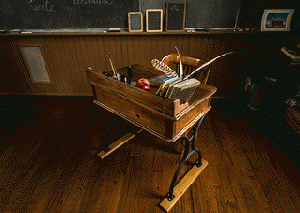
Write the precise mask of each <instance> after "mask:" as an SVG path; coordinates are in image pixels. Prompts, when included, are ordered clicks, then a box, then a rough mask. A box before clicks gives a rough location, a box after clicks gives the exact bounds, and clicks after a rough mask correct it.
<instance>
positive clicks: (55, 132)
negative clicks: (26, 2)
mask: <svg viewBox="0 0 300 213" xmlns="http://www.w3.org/2000/svg"><path fill="white" fill-rule="evenodd" d="M1 100H2V101H1V103H0V107H1V111H0V212H39V213H40V212H72V213H73V212H101V213H105V212H109V213H114V212H116V213H123V212H129V213H133V212H150V213H152V212H164V210H163V209H162V208H161V207H159V203H160V202H161V201H162V199H163V198H164V197H165V196H166V195H167V193H168V188H169V184H170V182H171V180H172V177H173V174H174V172H175V170H176V169H177V166H178V165H179V162H180V158H181V156H180V155H177V154H175V153H174V152H173V151H172V150H170V149H169V148H170V145H169V144H165V143H164V142H163V141H161V140H159V139H157V138H155V137H154V136H151V135H149V134H147V133H145V132H144V131H143V132H142V135H143V136H145V137H146V138H144V137H135V138H134V139H132V141H130V142H128V143H126V144H124V145H123V146H121V147H120V148H119V149H118V150H117V151H115V152H113V153H112V154H111V155H109V156H108V157H106V158H104V159H101V158H100V157H98V156H97V154H98V153H99V152H100V151H101V150H102V149H103V148H104V137H105V131H106V128H107V127H108V126H109V123H110V122H111V120H112V119H113V115H112V114H110V113H109V112H107V111H105V110H104V109H102V108H100V107H99V106H97V105H95V104H93V103H92V98H91V97H46V96H7V95H3V96H1ZM133 128H134V127H133V126H132V125H131V124H129V123H127V122H125V121H121V123H119V124H118V125H117V127H116V128H114V129H113V132H114V133H113V134H112V135H111V137H110V139H109V140H111V141H114V140H116V139H118V138H120V137H121V136H122V135H124V134H125V133H127V132H129V131H130V130H132V129H133ZM299 141H300V140H299V136H298V135H297V134H293V131H292V130H291V129H289V127H288V126H287V125H286V124H285V123H284V121H283V119H281V114H280V113H275V112H270V113H269V114H268V113H261V112H259V113H258V112H253V111H251V110H250V109H248V108H247V107H246V106H245V104H244V103H243V101H237V100H218V99H213V100H212V110H211V111H210V112H209V113H208V115H207V116H206V117H205V119H204V121H203V123H202V125H201V127H200V129H199V131H198V133H197V142H196V145H197V147H199V148H200V150H201V151H202V155H203V158H204V159H205V160H207V161H208V162H209V164H208V166H207V167H206V169H205V170H204V171H203V172H201V173H200V175H199V176H198V178H196V180H195V182H194V184H193V185H191V186H190V187H189V189H188V190H187V191H186V192H185V193H184V195H183V196H182V197H181V199H180V200H179V201H178V202H177V203H176V204H175V206H174V207H173V208H172V209H171V210H170V212H172V213H177V212H180V213H182V212H184V213H185V212H189V213H193V212H194V213H200V212H203V213H217V212H218V213H223V212H255V213H257V212H267V213H268V212H278V213H279V212H280V213H281V212H291V213H294V212H295V213H296V212H300V190H299V189H300V187H299V186H300V183H299V179H300V174H299V171H297V166H298V165H299V157H298V156H297V155H298V153H299V145H298V147H297V143H299ZM288 155H289V157H288ZM195 161H196V156H192V157H191V159H190V160H189V162H188V164H187V165H186V166H184V167H183V170H182V172H181V174H180V177H182V176H183V175H184V174H185V173H186V172H187V171H188V169H189V168H191V167H192V166H193V164H192V163H193V162H195ZM298 168H299V167H298Z"/></svg>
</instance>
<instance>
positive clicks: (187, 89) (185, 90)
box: [156, 76, 200, 103]
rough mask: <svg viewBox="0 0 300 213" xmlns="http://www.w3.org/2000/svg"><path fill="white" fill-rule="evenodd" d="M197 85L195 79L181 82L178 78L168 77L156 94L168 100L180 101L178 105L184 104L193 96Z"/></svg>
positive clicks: (197, 82)
mask: <svg viewBox="0 0 300 213" xmlns="http://www.w3.org/2000/svg"><path fill="white" fill-rule="evenodd" d="M199 84H200V82H199V81H198V80H196V79H195V78H192V79H186V80H184V81H183V80H182V78H181V77H178V76H175V77H170V78H167V79H165V80H164V81H163V83H162V84H161V85H160V87H159V88H158V90H157V92H156V94H157V95H159V96H161V97H164V98H168V99H180V103H185V102H187V101H188V100H189V99H190V98H191V97H192V96H193V94H194V92H195V90H196V88H197V87H198V85H199Z"/></svg>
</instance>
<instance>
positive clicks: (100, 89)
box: [86, 64, 217, 211]
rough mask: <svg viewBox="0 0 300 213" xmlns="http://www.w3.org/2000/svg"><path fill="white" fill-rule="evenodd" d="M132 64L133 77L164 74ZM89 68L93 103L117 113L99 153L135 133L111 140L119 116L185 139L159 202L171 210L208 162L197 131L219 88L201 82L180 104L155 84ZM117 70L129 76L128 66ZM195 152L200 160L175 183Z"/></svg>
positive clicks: (168, 137) (161, 135) (171, 138)
mask: <svg viewBox="0 0 300 213" xmlns="http://www.w3.org/2000/svg"><path fill="white" fill-rule="evenodd" d="M131 67H132V73H133V80H135V81H137V80H138V79H140V78H151V77H154V76H157V75H161V74H162V72H160V71H156V70H155V69H154V68H151V67H145V66H142V65H138V64H135V65H132V66H131ZM86 72H87V76H88V80H89V82H90V84H91V87H92V90H93V95H94V103H96V104H97V105H99V106H101V107H103V108H105V109H106V110H108V111H109V112H112V113H114V114H116V117H115V119H114V121H113V122H112V124H111V126H110V127H109V128H108V131H107V134H106V138H105V150H104V151H102V152H100V153H99V154H98V155H99V156H100V157H102V158H104V157H105V156H107V155H108V154H110V153H111V152H112V151H114V150H116V149H117V148H118V147H120V146H121V145H122V144H123V143H125V142H127V141H129V140H130V139H132V138H133V137H134V136H135V134H130V133H128V134H126V135H125V136H123V137H122V138H121V139H120V140H118V141H117V142H114V143H111V144H110V145H109V144H108V136H109V133H110V131H111V129H112V127H113V125H114V123H115V122H116V118H118V117H121V118H123V119H125V120H127V121H129V122H131V123H133V124H134V125H135V126H137V127H140V128H141V129H144V130H146V131H148V132H150V133H151V134H153V135H155V136H157V137H159V138H161V139H163V140H165V141H168V142H177V141H179V139H183V140H184V141H185V150H184V154H183V157H182V160H181V162H180V165H179V167H178V169H177V171H176V172H175V174H174V176H173V180H172V182H171V185H170V190H169V194H168V196H167V198H165V199H164V200H163V201H162V202H161V204H160V205H161V206H162V207H163V208H164V209H165V210H166V211H169V210H170V209H171V208H172V206H173V205H174V204H175V203H176V202H177V201H178V199H179V198H180V197H181V195H182V194H183V193H184V191H185V190H186V189H187V188H188V187H189V186H190V185H191V184H192V183H193V182H194V180H195V178H196V177H197V176H198V175H199V174H200V172H201V171H202V170H203V169H204V168H205V167H206V166H207V165H208V162H207V161H206V160H204V159H202V156H201V152H200V150H199V149H198V148H196V147H195V135H196V132H197V129H198V128H199V126H200V123H201V122H202V120H203V118H204V116H205V115H206V114H207V112H208V111H209V110H210V108H211V106H210V97H211V96H212V95H213V94H214V93H215V92H216V90H217V88H216V87H214V86H211V85H205V84H200V85H199V86H198V88H197V89H196V91H195V93H194V95H193V96H192V98H191V99H190V100H189V101H188V102H186V103H184V104H180V100H179V99H177V100H169V99H165V98H162V97H159V96H157V95H155V93H156V91H157V89H158V87H154V86H152V87H151V91H150V92H149V91H146V90H143V89H140V88H138V87H136V86H133V85H129V84H125V83H122V82H120V81H118V80H116V79H113V78H111V77H107V76H105V75H104V74H102V71H100V70H93V69H92V68H88V69H87V70H86ZM118 72H119V73H120V75H126V76H128V74H127V67H125V68H122V69H119V70H118ZM192 127H194V129H195V130H194V135H193V136H192V137H191V138H188V137H187V136H186V134H185V133H186V132H187V130H189V129H190V128H192ZM138 132H139V131H138ZM190 149H191V151H190ZM195 152H196V153H197V154H198V162H197V164H196V165H195V166H194V167H193V168H192V169H191V170H190V171H189V172H188V173H187V174H186V175H185V176H184V177H183V178H182V179H181V181H180V182H179V184H177V185H176V186H175V182H176V180H177V177H178V175H179V173H180V170H181V168H182V166H183V165H184V164H185V162H186V160H187V159H188V157H189V156H191V155H192V154H193V153H195Z"/></svg>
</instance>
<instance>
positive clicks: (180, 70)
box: [174, 46, 183, 77]
mask: <svg viewBox="0 0 300 213" xmlns="http://www.w3.org/2000/svg"><path fill="white" fill-rule="evenodd" d="M174 47H175V48H176V50H177V53H178V55H179V60H180V67H179V77H182V75H183V69H182V63H181V57H180V52H179V50H178V48H177V47H176V46H174Z"/></svg>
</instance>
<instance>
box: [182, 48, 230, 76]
mask: <svg viewBox="0 0 300 213" xmlns="http://www.w3.org/2000/svg"><path fill="white" fill-rule="evenodd" d="M232 53H234V52H229V53H225V54H223V55H219V56H217V57H215V58H213V59H211V60H210V61H209V62H206V63H205V64H203V65H201V66H200V67H198V68H197V69H195V70H194V71H193V72H191V73H190V74H189V75H187V76H186V77H184V79H183V81H184V80H186V79H187V78H189V77H190V76H191V75H193V74H194V73H195V72H198V71H199V70H201V69H202V68H204V67H206V66H207V65H209V64H211V63H212V62H214V61H215V60H217V59H218V58H220V57H222V56H226V55H229V54H232Z"/></svg>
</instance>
